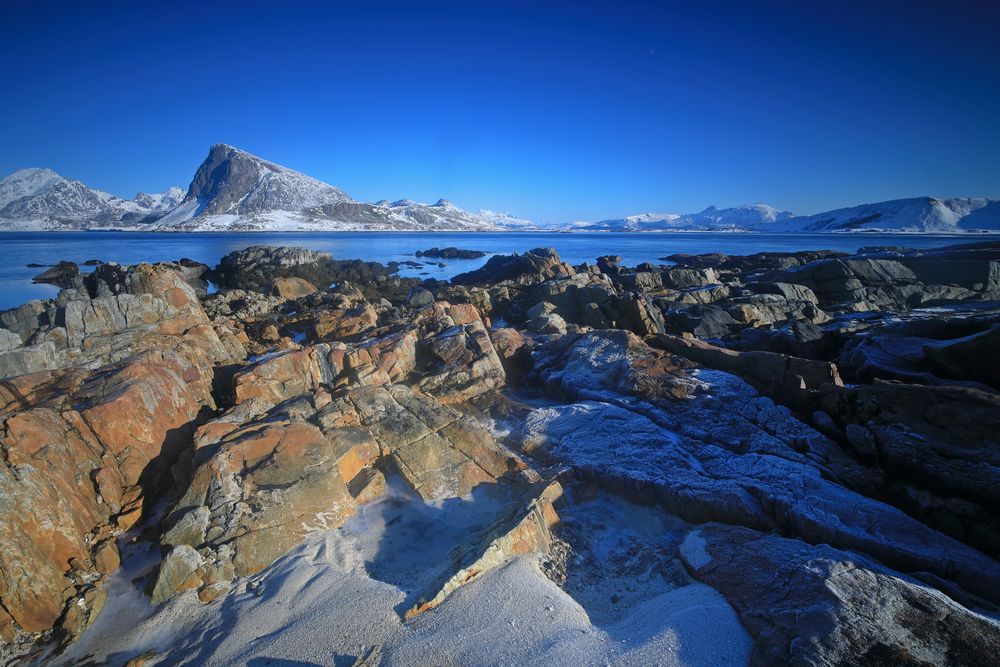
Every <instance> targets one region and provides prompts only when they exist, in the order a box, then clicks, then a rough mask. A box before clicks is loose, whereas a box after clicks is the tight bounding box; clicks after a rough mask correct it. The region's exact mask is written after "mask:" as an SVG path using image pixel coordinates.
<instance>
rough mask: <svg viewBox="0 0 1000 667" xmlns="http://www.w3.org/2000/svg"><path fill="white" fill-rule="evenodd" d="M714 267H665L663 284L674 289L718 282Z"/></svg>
mask: <svg viewBox="0 0 1000 667" xmlns="http://www.w3.org/2000/svg"><path fill="white" fill-rule="evenodd" d="M719 282H720V280H719V274H717V273H716V272H715V269H710V268H707V269H667V270H666V271H664V272H663V284H664V285H666V286H667V287H672V288H674V289H687V288H689V287H705V286H707V285H715V284H717V283H719Z"/></svg>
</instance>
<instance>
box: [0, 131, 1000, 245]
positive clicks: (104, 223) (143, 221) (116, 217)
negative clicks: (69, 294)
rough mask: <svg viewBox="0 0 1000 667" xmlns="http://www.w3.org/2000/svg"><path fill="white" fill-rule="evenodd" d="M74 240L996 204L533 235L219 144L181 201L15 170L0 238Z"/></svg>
mask: <svg viewBox="0 0 1000 667" xmlns="http://www.w3.org/2000/svg"><path fill="white" fill-rule="evenodd" d="M85 229H102V230H103V229H121V230H132V231H135V230H141V231H394V230H398V231H529V230H545V229H547V230H550V231H572V230H579V231H639V232H641V231H652V232H660V231H740V232H744V231H757V232H795V233H817V232H863V231H891V232H928V233H933V232H936V233H949V232H976V231H979V232H983V231H992V232H1000V200H991V199H985V198H981V197H980V198H957V199H934V198H931V197H916V198H912V199H897V200H893V201H886V202H879V203H874V204H864V205H861V206H853V207H849V208H842V209H837V210H834V211H829V212H826V213H819V214H816V215H808V216H798V217H797V216H795V215H794V214H792V213H790V212H788V211H780V210H778V209H776V208H774V207H772V206H768V205H767V204H760V203H758V204H746V205H743V206H735V207H731V208H717V207H715V206H709V207H708V208H706V209H704V210H703V211H700V212H698V213H688V214H684V215H681V214H677V213H641V214H638V215H631V216H627V217H624V218H615V219H610V220H601V221H599V222H572V223H566V224H546V225H539V224H536V223H532V222H531V221H528V220H524V219H521V218H517V217H515V216H513V215H511V214H509V213H497V212H494V211H489V210H482V211H480V212H479V213H471V212H469V211H464V210H462V209H460V208H458V207H457V206H455V205H454V204H452V203H451V202H449V201H446V200H444V199H441V200H439V201H437V202H436V203H435V204H430V205H428V204H422V203H419V202H416V201H413V200H410V199H400V200H397V201H393V202H390V201H389V200H382V201H378V202H375V203H374V204H369V203H364V202H359V201H355V200H354V199H352V198H351V197H350V196H348V195H347V194H346V193H345V192H344V191H343V190H340V189H339V188H336V187H334V186H332V185H329V184H327V183H324V182H322V181H319V180H317V179H315V178H312V177H311V176H306V175H305V174H302V173H300V172H297V171H294V170H292V169H289V168H287V167H283V166H281V165H278V164H275V163H273V162H269V161H267V160H264V159H262V158H259V157H257V156H255V155H251V154H250V153H247V152H246V151H243V150H240V149H238V148H234V147H232V146H229V145H226V144H216V145H215V146H212V147H211V149H210V150H209V153H208V157H207V158H206V159H205V161H204V162H202V164H201V166H200V167H198V170H197V171H196V172H195V175H194V179H193V180H192V181H191V185H190V187H189V188H188V189H187V191H186V192H185V191H183V190H181V189H180V188H170V189H168V190H167V191H166V192H164V193H162V194H146V193H142V192H140V193H139V194H137V195H136V196H135V197H134V198H133V199H131V200H129V199H122V198H121V197H116V196H115V195H111V194H108V193H107V192H102V191H100V190H95V189H92V188H88V187H87V186H86V185H84V184H83V183H81V182H79V181H74V180H71V179H68V178H64V177H62V176H60V175H59V174H57V173H56V172H54V171H52V170H50V169H21V170H19V171H16V172H14V173H13V174H11V175H10V176H8V177H7V178H5V179H3V180H2V181H0V231H20V230H25V231H30V230H44V231H48V230H85Z"/></svg>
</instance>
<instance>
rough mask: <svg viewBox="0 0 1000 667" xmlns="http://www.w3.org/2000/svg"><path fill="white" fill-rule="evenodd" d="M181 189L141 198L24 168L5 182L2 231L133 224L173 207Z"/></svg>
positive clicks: (0, 201) (0, 200)
mask: <svg viewBox="0 0 1000 667" xmlns="http://www.w3.org/2000/svg"><path fill="white" fill-rule="evenodd" d="M180 198H181V190H180V188H170V189H169V190H167V191H166V192H164V193H162V194H154V195H148V194H144V193H139V194H138V195H136V198H135V199H132V200H129V199H122V198H121V197H116V196H115V195H112V194H108V193H107V192H102V191H101V190H94V189H92V188H88V187H87V186H86V185H84V184H83V183H81V182H80V181H74V180H71V179H68V178H65V177H63V176H60V175H59V174H57V173H56V172H54V171H52V170H51V169H20V170H18V171H15V172H14V173H13V174H11V175H10V176H8V177H6V178H5V179H3V180H2V181H0V230H13V229H25V230H31V229H42V230H74V229H106V228H109V227H118V226H122V225H133V224H136V223H138V222H139V221H141V220H143V219H145V218H147V217H148V216H150V215H151V214H155V213H157V212H160V211H163V210H166V209H169V208H172V207H174V206H176V205H177V203H178V202H179V201H180Z"/></svg>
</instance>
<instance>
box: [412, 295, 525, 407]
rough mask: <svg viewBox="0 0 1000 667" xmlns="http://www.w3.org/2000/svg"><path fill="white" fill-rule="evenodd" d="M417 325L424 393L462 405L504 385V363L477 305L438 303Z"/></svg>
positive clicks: (418, 382)
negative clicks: (461, 403)
mask: <svg viewBox="0 0 1000 667" xmlns="http://www.w3.org/2000/svg"><path fill="white" fill-rule="evenodd" d="M416 324H417V326H418V327H419V329H420V337H419V341H418V343H417V362H418V368H419V370H420V371H421V373H422V377H421V378H420V379H419V380H418V381H417V384H416V386H417V387H418V388H420V389H421V390H422V391H424V392H427V393H429V394H431V395H433V396H435V397H436V398H437V399H438V400H440V401H442V402H444V403H458V402H463V401H468V400H471V399H473V398H475V397H477V396H480V395H482V394H485V393H487V392H489V391H492V390H494V389H497V388H499V387H501V386H503V384H504V381H505V379H506V374H505V373H504V369H503V364H502V362H501V361H500V357H499V356H498V355H497V351H496V349H495V348H494V347H493V343H492V341H491V340H490V336H489V332H488V331H487V329H486V325H485V323H484V322H483V319H482V316H480V314H479V311H478V310H476V308H475V307H474V306H472V305H471V304H449V303H445V302H438V303H435V304H433V305H432V306H429V307H427V308H425V309H424V310H423V311H421V313H420V317H419V318H417V320H416Z"/></svg>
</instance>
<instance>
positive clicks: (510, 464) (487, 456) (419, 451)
mask: <svg viewBox="0 0 1000 667" xmlns="http://www.w3.org/2000/svg"><path fill="white" fill-rule="evenodd" d="M314 352H315V351H314ZM253 400H256V399H253ZM251 403H252V401H251V400H248V401H246V402H244V403H242V404H240V405H238V406H236V407H235V408H233V409H232V410H231V411H230V412H229V413H227V415H224V416H223V417H221V418H219V419H217V420H215V421H213V422H209V423H207V424H205V425H204V426H203V427H202V428H201V429H200V431H199V434H198V435H197V436H196V439H195V441H196V443H197V447H198V449H197V452H196V461H195V469H194V474H193V476H192V480H191V483H190V485H189V487H188V489H187V491H186V493H185V495H184V496H183V498H181V499H180V500H179V501H178V502H177V504H176V505H175V506H174V508H173V510H172V511H171V517H170V519H169V520H168V521H169V522H170V524H171V528H170V529H169V530H168V531H167V533H166V534H165V536H164V543H165V544H167V545H170V546H172V550H171V551H170V553H169V555H168V556H167V558H166V559H165V560H164V562H163V565H162V566H161V572H160V575H159V577H158V579H157V583H156V586H155V589H154V594H153V598H154V602H155V603H159V602H162V601H163V600H165V599H167V598H168V597H170V596H172V595H173V594H175V593H176V592H179V591H181V590H185V589H187V588H198V587H201V586H203V585H207V584H213V583H217V582H219V581H227V580H231V579H232V578H233V577H234V576H243V575H247V574H252V573H254V572H258V571H260V570H261V569H263V568H264V567H266V566H267V565H268V564H270V563H271V562H273V561H274V560H275V559H277V558H278V557H279V556H281V555H282V554H284V553H286V552H287V551H288V550H289V549H291V548H292V547H293V546H294V545H296V544H298V543H299V542H300V541H301V540H302V539H303V538H304V537H305V536H306V535H307V534H309V533H310V532H312V531H316V530H325V529H330V528H335V527H337V526H339V525H340V524H341V523H343V521H344V520H346V518H347V517H349V516H350V515H351V514H353V512H354V511H355V510H356V508H357V505H358V502H359V500H357V499H356V498H355V496H354V495H353V494H352V490H353V492H356V493H358V494H359V495H361V496H364V502H368V501H370V500H371V494H372V493H373V491H374V490H377V489H378V488H379V485H377V484H376V486H375V487H372V480H373V479H375V480H377V479H378V475H373V474H372V471H373V466H374V465H375V464H376V462H381V465H384V466H388V467H390V468H391V469H393V470H394V471H396V472H397V473H398V474H399V475H400V476H401V477H402V478H403V479H404V480H405V481H406V483H407V484H409V485H410V486H411V487H412V488H413V490H414V491H416V492H417V493H418V494H420V495H421V496H422V497H423V498H426V499H428V500H437V499H442V498H449V497H457V496H465V495H467V494H468V493H470V492H471V490H472V488H473V487H475V486H477V485H479V484H482V483H495V482H496V481H497V480H498V479H499V478H500V477H502V476H504V475H506V474H508V473H510V472H514V471H517V470H519V469H522V468H523V467H524V464H523V463H522V462H520V460H519V459H517V457H515V456H514V455H512V454H511V453H510V452H508V451H506V450H505V449H504V448H503V447H502V446H500V445H499V444H498V443H497V442H496V441H495V440H494V438H493V437H492V436H491V435H490V434H489V433H488V432H487V431H485V430H484V429H483V428H482V427H480V426H479V425H478V424H476V423H475V422H473V421H472V420H471V419H469V418H466V417H463V416H462V415H461V414H460V413H458V412H456V411H454V410H452V409H450V408H447V407H444V406H442V405H441V404H439V403H438V402H437V401H435V400H434V399H432V398H431V397H429V396H426V395H424V394H421V393H419V392H415V391H413V390H411V389H409V388H407V387H405V386H401V385H392V386H388V387H385V386H378V387H375V386H369V387H354V388H352V389H350V390H349V391H347V392H346V393H343V394H340V395H337V396H333V397H331V396H330V395H329V394H327V393H326V392H325V391H323V390H318V391H317V392H315V393H302V394H300V395H299V396H298V397H297V398H295V399H294V400H292V401H286V402H285V403H282V404H280V405H277V406H275V407H273V408H271V409H270V410H267V411H264V412H260V411H257V410H254V411H253V412H251V413H250V414H249V415H248V414H247V412H246V410H245V409H243V406H248V405H251ZM229 415H232V416H233V417H235V419H230V418H229ZM248 416H250V420H249V421H246V422H244V420H245V419H247V417H248ZM382 488H384V487H382Z"/></svg>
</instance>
